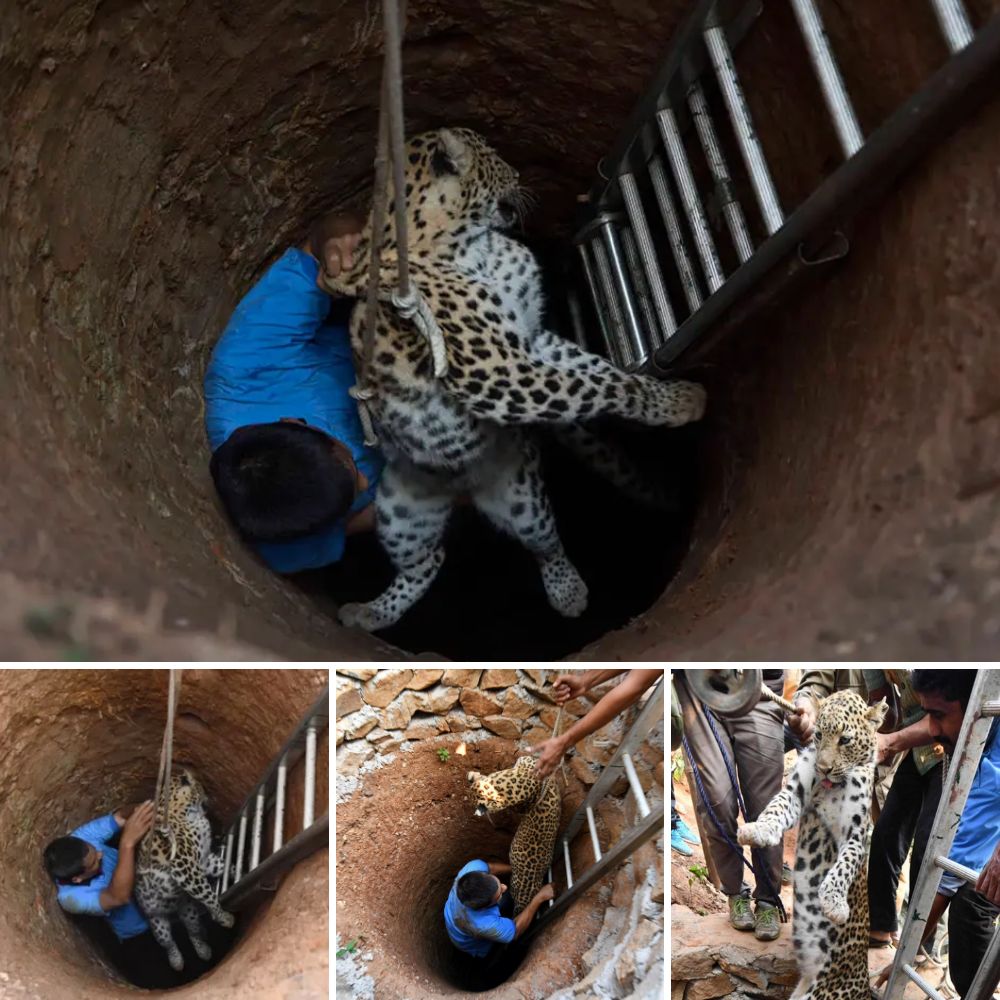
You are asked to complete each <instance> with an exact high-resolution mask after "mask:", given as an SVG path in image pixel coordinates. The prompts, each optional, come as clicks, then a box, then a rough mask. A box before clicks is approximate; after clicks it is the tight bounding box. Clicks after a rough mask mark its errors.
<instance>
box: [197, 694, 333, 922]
mask: <svg viewBox="0 0 1000 1000" xmlns="http://www.w3.org/2000/svg"><path fill="white" fill-rule="evenodd" d="M329 715H330V688H329V686H327V687H326V688H325V689H324V690H323V694H322V695H320V697H319V699H318V700H317V701H316V703H315V704H314V705H313V706H312V707H311V708H310V709H309V711H308V712H306V714H305V715H304V716H303V717H302V719H301V721H300V722H299V724H298V725H297V726H296V727H295V729H294V731H293V732H292V735H291V736H289V737H288V739H287V740H286V741H285V745H284V746H283V747H282V748H281V750H279V751H278V753H277V755H276V756H275V757H274V759H273V760H272V761H271V763H270V764H269V765H268V766H267V769H266V770H265V771H264V775H263V777H262V778H261V779H260V781H258V782H257V784H256V785H255V786H254V788H253V790H252V791H251V792H250V794H249V795H248V796H247V797H246V799H245V800H244V802H243V805H242V806H240V808H239V810H238V811H237V812H236V816H235V819H234V820H233V822H232V824H231V825H230V826H229V828H228V830H227V831H226V833H225V841H226V846H225V854H224V859H223V860H224V868H223V872H222V875H221V876H220V877H219V879H218V882H217V883H216V887H215V894H216V897H217V898H218V900H219V902H220V903H221V904H222V906H223V907H224V908H225V909H227V910H238V909H240V907H242V906H245V905H247V903H248V902H250V901H251V900H253V899H254V898H256V897H257V896H258V895H260V894H262V893H264V892H273V891H274V890H275V889H276V888H277V882H276V880H277V879H278V878H279V877H280V876H281V875H282V874H283V873H284V872H286V871H288V870H289V869H291V868H292V867H294V866H295V865H296V864H297V863H298V862H299V861H301V860H302V859H303V858H306V857H308V856H309V855H310V854H312V853H313V852H314V851H317V850H319V849H320V848H321V847H325V846H326V845H327V843H328V841H329V830H330V815H329V812H327V813H326V814H324V815H323V816H321V817H320V818H319V819H315V817H314V811H315V802H316V745H317V742H318V739H319V736H320V734H321V733H322V732H323V731H324V730H326V729H327V728H328V727H329ZM303 757H304V758H305V773H304V775H303V805H302V829H301V830H300V831H299V832H298V833H296V834H295V835H294V836H293V837H292V838H291V840H289V841H288V842H287V843H286V842H285V787H286V784H287V781H288V775H289V774H290V773H291V772H292V771H293V770H294V768H295V766H296V764H298V763H299V761H300V760H302V758H303ZM272 779H273V780H272ZM268 813H273V824H272V826H271V829H272V836H271V853H270V854H268V855H266V857H264V858H263V859H262V858H261V849H262V847H263V841H264V839H265V838H264V817H265V815H267V814H268ZM248 827H249V828H250V846H249V852H247V849H246V848H247V843H246V841H247V829H248ZM244 860H245V861H246V866H245V867H244Z"/></svg>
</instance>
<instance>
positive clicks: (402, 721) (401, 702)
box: [378, 691, 417, 729]
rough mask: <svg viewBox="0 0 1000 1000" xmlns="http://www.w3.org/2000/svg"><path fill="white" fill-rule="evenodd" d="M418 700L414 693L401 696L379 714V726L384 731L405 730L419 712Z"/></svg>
mask: <svg viewBox="0 0 1000 1000" xmlns="http://www.w3.org/2000/svg"><path fill="white" fill-rule="evenodd" d="M416 698H417V696H416V695H415V694H414V693H413V692H412V691H406V692H404V693H403V694H401V695H400V696H399V697H398V698H397V699H396V700H395V701H394V702H392V704H390V705H387V706H386V707H385V708H384V709H383V710H382V711H381V712H379V716H378V724H379V725H380V726H381V727H382V728H383V729H405V728H406V727H407V726H408V725H409V724H410V719H412V718H413V713H414V712H415V711H416V710H417V704H416Z"/></svg>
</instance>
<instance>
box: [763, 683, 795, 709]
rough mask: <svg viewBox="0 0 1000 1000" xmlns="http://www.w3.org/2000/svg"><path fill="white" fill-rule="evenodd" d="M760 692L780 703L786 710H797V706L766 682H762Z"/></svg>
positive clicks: (776, 703) (768, 698)
mask: <svg viewBox="0 0 1000 1000" xmlns="http://www.w3.org/2000/svg"><path fill="white" fill-rule="evenodd" d="M760 693H761V695H762V696H763V697H764V698H766V699H767V700H768V701H773V702H774V703H775V705H780V706H781V707H782V708H783V709H784V710H785V711H786V712H795V711H796V708H795V706H794V705H793V704H792V703H791V702H790V701H787V700H786V699H785V698H782V697H781V695H780V694H775V693H774V692H773V691H772V690H771V689H770V688H769V687H768V686H767V685H766V684H761V686H760Z"/></svg>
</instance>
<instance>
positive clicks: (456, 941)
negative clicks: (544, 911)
mask: <svg viewBox="0 0 1000 1000" xmlns="http://www.w3.org/2000/svg"><path fill="white" fill-rule="evenodd" d="M509 874H510V865H508V864H504V863H502V862H495V861H491V862H486V861H481V860H479V859H476V860H475V861H470V862H469V863H468V864H467V865H465V867H463V868H462V869H461V870H460V871H459V873H458V874H457V875H456V876H455V880H454V881H453V882H452V886H451V892H449V893H448V899H447V901H446V902H445V904H444V924H445V927H446V928H447V930H448V937H449V938H451V943H452V944H453V945H454V946H455V947H456V948H457V949H458V950H459V951H460V952H462V953H463V954H464V955H468V956H471V957H472V958H473V959H486V958H488V957H492V956H493V955H495V954H496V952H497V951H498V950H499V949H500V948H501V947H502V946H503V945H507V944H510V942H511V941H514V940H516V939H517V938H519V937H520V936H521V935H522V934H523V933H524V932H525V930H527V928H528V927H529V926H530V925H531V921H532V920H533V919H534V918H535V914H536V913H537V912H538V908H539V907H540V906H541V905H542V903H544V902H545V901H546V900H548V899H551V898H552V896H553V890H552V886H551V885H543V886H542V888H541V889H539V890H538V892H536V893H535V895H534V898H533V899H532V900H531V902H530V903H529V904H528V905H527V906H526V907H525V908H524V909H523V910H522V911H521V912H520V913H519V914H518V916H517V918H516V919H513V920H512V919H511V918H510V915H511V914H512V913H513V912H514V900H513V898H512V897H511V894H510V892H509V890H508V888H507V886H506V885H505V884H504V883H503V882H502V881H501V879H500V876H501V875H509ZM485 965H486V963H485V962H482V966H483V967H485Z"/></svg>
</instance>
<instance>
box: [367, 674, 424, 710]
mask: <svg viewBox="0 0 1000 1000" xmlns="http://www.w3.org/2000/svg"><path fill="white" fill-rule="evenodd" d="M412 677H413V671H412V670H398V669H392V670H380V671H379V672H378V674H377V675H376V676H375V677H373V678H372V679H371V680H370V681H367V682H366V683H365V685H364V686H363V687H362V688H361V695H362V697H363V698H364V699H365V701H366V702H368V704H369V705H374V706H375V707H376V708H385V707H386V706H387V705H388V704H389V702H391V701H392V700H393V698H395V697H396V695H398V694H399V692H400V691H402V690H403V688H405V687H406V685H407V684H409V682H410V680H411V679H412Z"/></svg>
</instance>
